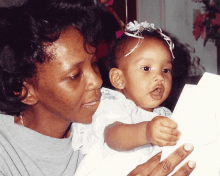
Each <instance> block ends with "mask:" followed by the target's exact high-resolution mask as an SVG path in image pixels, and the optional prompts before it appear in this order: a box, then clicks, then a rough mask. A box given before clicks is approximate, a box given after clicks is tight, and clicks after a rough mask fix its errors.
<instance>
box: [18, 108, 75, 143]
mask: <svg viewBox="0 0 220 176" xmlns="http://www.w3.org/2000/svg"><path fill="white" fill-rule="evenodd" d="M22 119H23V124H22V121H21V117H18V116H15V120H14V121H15V123H17V124H19V125H23V126H24V127H26V128H30V129H32V130H34V131H37V132H39V133H41V134H43V135H46V136H50V137H53V138H60V139H61V138H66V137H69V135H70V127H71V122H67V121H66V120H65V119H64V118H56V117H54V116H50V115H46V114H43V113H40V112H36V111H34V110H33V109H29V110H25V111H24V112H22Z"/></svg>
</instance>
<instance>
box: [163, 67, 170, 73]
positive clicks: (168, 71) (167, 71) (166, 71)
mask: <svg viewBox="0 0 220 176" xmlns="http://www.w3.org/2000/svg"><path fill="white" fill-rule="evenodd" d="M170 72H171V70H170V69H168V68H166V69H163V73H170Z"/></svg>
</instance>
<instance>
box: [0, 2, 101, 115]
mask: <svg viewBox="0 0 220 176" xmlns="http://www.w3.org/2000/svg"><path fill="white" fill-rule="evenodd" d="M101 13H102V11H101V10H100V8H99V6H98V5H96V4H95V3H94V1H93V0H74V1H73V0H30V1H27V2H25V3H24V4H23V5H21V6H17V7H15V6H14V7H9V8H0V112H1V113H5V114H9V115H19V114H20V113H21V112H22V111H23V110H25V109H26V108H28V106H27V105H26V104H24V103H22V102H21V100H22V99H24V98H25V97H26V95H25V96H23V97H21V91H22V88H25V87H24V86H23V82H24V81H29V80H30V78H33V76H34V75H35V73H36V64H39V63H40V64H41V63H44V62H45V61H46V60H48V59H51V58H50V57H49V56H47V55H46V53H45V52H44V49H43V48H44V46H45V44H47V45H48V44H52V43H53V42H54V41H56V40H57V39H58V38H59V36H60V34H61V32H63V31H64V30H65V29H67V28H68V27H69V26H74V27H75V28H76V29H78V30H79V31H80V32H81V34H82V35H83V37H84V48H86V47H85V44H90V45H91V46H93V47H96V46H97V45H98V43H99V42H100V40H101V39H102V25H101V21H100V20H99V16H100V15H101Z"/></svg>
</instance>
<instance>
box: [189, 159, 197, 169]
mask: <svg viewBox="0 0 220 176" xmlns="http://www.w3.org/2000/svg"><path fill="white" fill-rule="evenodd" d="M188 166H189V167H190V168H194V167H195V166H196V162H195V161H189V162H188Z"/></svg>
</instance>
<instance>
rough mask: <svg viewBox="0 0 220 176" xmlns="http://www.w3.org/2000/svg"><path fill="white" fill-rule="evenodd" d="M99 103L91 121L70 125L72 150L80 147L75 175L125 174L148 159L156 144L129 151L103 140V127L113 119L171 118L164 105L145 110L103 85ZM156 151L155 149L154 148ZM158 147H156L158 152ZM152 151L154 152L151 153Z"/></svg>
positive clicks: (114, 175)
mask: <svg viewBox="0 0 220 176" xmlns="http://www.w3.org/2000/svg"><path fill="white" fill-rule="evenodd" d="M101 92H102V97H101V103H100V106H99V107H98V109H97V111H96V113H95V114H94V116H93V121H92V123H91V124H80V123H74V124H73V141H72V145H73V149H74V151H77V150H81V152H82V153H83V154H85V155H86V156H85V157H84V159H83V161H82V162H81V164H80V165H79V167H78V169H77V171H76V174H75V176H103V175H105V176H125V175H127V174H129V173H130V172H131V171H132V170H133V169H134V168H135V167H136V166H137V165H139V164H142V163H144V162H146V161H147V160H148V159H149V158H151V157H152V156H153V155H152V153H154V152H153V151H155V148H159V147H156V146H151V145H146V146H142V147H139V148H136V149H134V150H131V151H122V152H119V151H115V150H112V149H110V148H109V147H108V146H107V144H106V143H105V141H104V129H105V127H106V126H108V125H109V124H112V123H114V122H116V121H118V122H122V123H126V124H136V123H140V122H143V121H150V120H152V119H153V118H154V117H155V116H159V115H160V116H166V117H170V116H171V112H170V110H168V109H167V108H165V107H158V108H155V110H154V112H148V111H145V110H143V109H140V108H138V107H137V106H136V105H135V103H134V102H133V101H131V100H129V99H127V98H126V97H125V96H124V95H123V94H122V93H120V92H117V91H114V90H110V89H107V88H102V89H101ZM157 150H158V149H157ZM159 151H160V150H158V152H159ZM154 154H155V153H154Z"/></svg>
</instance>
